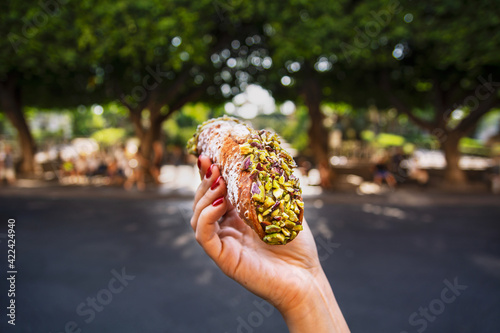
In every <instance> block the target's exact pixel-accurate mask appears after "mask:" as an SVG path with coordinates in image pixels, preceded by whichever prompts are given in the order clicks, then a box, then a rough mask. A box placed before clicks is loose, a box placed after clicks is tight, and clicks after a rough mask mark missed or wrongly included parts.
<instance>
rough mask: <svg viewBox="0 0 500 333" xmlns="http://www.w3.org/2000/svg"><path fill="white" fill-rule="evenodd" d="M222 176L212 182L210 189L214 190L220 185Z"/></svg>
mask: <svg viewBox="0 0 500 333" xmlns="http://www.w3.org/2000/svg"><path fill="white" fill-rule="evenodd" d="M220 178H221V177H220V176H219V177H217V179H216V180H215V182H214V183H213V184H212V186H210V189H211V190H212V191H213V190H215V189H216V188H217V187H218V186H219V183H220Z"/></svg>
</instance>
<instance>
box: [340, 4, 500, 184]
mask: <svg viewBox="0 0 500 333" xmlns="http://www.w3.org/2000/svg"><path fill="white" fill-rule="evenodd" d="M496 7H497V5H496V4H494V3H493V2H491V1H475V2H473V3H458V2H455V1H445V2H440V3H439V4H432V5H431V4H428V3H423V2H418V1H417V2H415V1H412V2H404V3H400V2H398V1H385V0H384V1H373V2H369V3H362V4H360V5H359V6H358V7H357V9H356V10H355V11H354V13H353V16H352V19H353V21H355V22H358V26H357V28H356V29H353V30H352V34H351V37H350V39H349V42H348V43H345V44H344V50H343V54H344V56H346V59H349V64H350V66H351V67H357V68H359V69H360V70H361V71H362V74H361V73H359V71H358V73H357V74H356V73H355V77H356V78H357V79H358V80H359V81H358V82H360V87H363V88H366V91H367V92H369V93H368V94H367V96H369V98H371V99H372V101H377V102H378V103H380V104H382V105H387V106H394V107H396V108H397V110H398V111H399V112H400V113H402V114H406V115H407V116H408V117H409V119H410V120H411V121H413V122H414V123H415V124H416V125H418V126H419V127H420V128H422V129H424V130H426V131H428V132H429V133H430V134H432V135H434V136H436V138H437V139H438V140H439V142H440V143H441V149H442V150H443V152H444V155H445V157H446V162H447V166H446V170H445V178H446V180H447V181H448V182H449V183H450V184H462V183H464V182H465V181H466V177H465V174H464V172H463V171H462V170H461V169H460V167H459V164H458V163H459V158H460V153H459V150H458V144H459V141H460V139H461V138H463V137H464V136H466V135H467V134H468V133H470V132H471V130H472V129H473V128H474V127H475V125H476V124H477V122H478V120H479V119H480V118H481V117H482V115H484V114H485V113H487V112H488V111H489V110H491V109H492V108H494V107H496V106H499V103H500V99H499V94H498V86H499V85H500V84H499V83H498V81H499V79H500V61H499V59H500V58H499V57H498V52H499V51H500V47H499V45H500V32H499V30H498V29H497V26H498V18H497V15H496V14H495V9H496ZM364 100H366V98H365V99H364Z"/></svg>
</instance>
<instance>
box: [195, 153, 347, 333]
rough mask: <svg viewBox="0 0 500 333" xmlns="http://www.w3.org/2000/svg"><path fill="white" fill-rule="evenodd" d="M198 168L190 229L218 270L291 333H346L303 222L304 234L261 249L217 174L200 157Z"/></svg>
mask: <svg viewBox="0 0 500 333" xmlns="http://www.w3.org/2000/svg"><path fill="white" fill-rule="evenodd" d="M198 167H199V168H200V176H201V177H202V182H201V184H200V186H199V187H198V190H197V192H196V195H195V200H194V204H193V211H194V214H193V217H192V219H191V226H192V227H193V230H194V231H195V233H196V240H197V241H198V243H200V245H201V246H202V247H203V249H204V250H205V251H206V252H207V254H208V255H209V256H210V258H212V259H213V260H214V261H215V263H216V264H217V266H219V268H220V269H221V270H222V271H223V272H224V273H225V274H226V275H227V276H229V277H230V278H232V279H234V280H236V281H237V282H238V283H240V284H241V285H243V286H244V287H245V288H247V289H248V290H250V291H251V292H253V293H254V294H256V295H258V296H260V297H262V298H264V299H266V300H267V301H269V302H270V303H271V304H273V305H274V306H275V307H276V308H278V310H279V311H280V312H281V313H282V315H283V317H284V318H285V321H287V323H288V324H289V328H290V331H297V332H304V331H305V330H304V329H306V328H310V327H309V326H308V325H309V324H312V325H314V322H316V324H315V329H316V330H315V331H316V332H323V331H324V332H348V329H347V325H346V324H345V321H343V317H342V314H341V313H340V309H338V306H337V303H336V301H335V298H334V296H333V292H332V291H331V287H330V285H329V283H328V280H327V279H326V276H325V275H324V272H323V269H322V268H321V265H320V262H319V259H318V254H317V250H316V244H315V242H314V239H313V237H312V234H311V230H310V229H309V226H308V225H307V222H306V221H305V220H304V221H303V226H304V229H303V231H301V232H300V234H299V235H298V236H297V238H295V239H294V240H293V241H292V242H290V243H288V244H287V245H268V244H266V243H264V242H263V241H262V240H261V239H260V238H259V237H258V235H257V234H256V233H255V232H254V231H253V230H252V229H251V228H250V227H249V226H248V225H246V224H245V222H244V221H242V220H241V218H240V217H239V216H238V212H237V211H236V209H235V208H234V207H233V206H232V205H231V204H230V203H229V202H228V200H227V198H226V184H225V183H224V180H223V179H222V178H221V177H220V171H219V168H218V167H217V166H216V165H215V164H212V163H211V161H210V159H209V158H208V157H206V156H200V157H199V159H198ZM311 307H312V308H313V309H315V310H311ZM304 308H306V309H307V311H304ZM315 311H316V313H315ZM333 316H335V317H336V318H332V317H333ZM325 318H326V319H325ZM317 320H321V321H322V323H319V324H318V323H317ZM310 321H312V322H310ZM342 323H343V324H342ZM322 325H324V328H325V330H322V329H321V327H322ZM343 325H344V326H343ZM341 329H347V330H341Z"/></svg>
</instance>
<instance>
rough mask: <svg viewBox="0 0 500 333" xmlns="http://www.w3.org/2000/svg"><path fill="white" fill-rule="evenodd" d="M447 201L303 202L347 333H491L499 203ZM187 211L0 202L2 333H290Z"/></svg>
mask: <svg viewBox="0 0 500 333" xmlns="http://www.w3.org/2000/svg"><path fill="white" fill-rule="evenodd" d="M444 199H446V198H444ZM444 199H443V198H441V201H437V200H436V201H435V202H434V201H433V200H424V201H422V200H420V201H418V200H417V201H412V200H409V201H408V200H407V201H408V202H410V203H411V202H413V204H411V205H410V204H401V202H405V201H404V200H400V201H396V202H399V204H397V205H396V204H393V203H384V202H383V201H382V202H381V201H380V200H375V201H373V200H370V199H369V198H367V199H366V200H357V201H356V202H355V203H354V204H349V203H348V201H347V202H346V200H335V199H331V200H329V199H328V198H323V200H319V199H316V200H309V201H308V202H306V204H307V208H308V209H307V214H306V216H307V218H308V221H309V223H310V224H311V226H312V229H313V231H314V233H315V235H316V239H317V242H318V246H319V253H320V256H321V258H322V264H323V266H324V268H325V271H326V273H327V275H328V277H329V279H330V281H331V284H332V286H333V288H334V291H335V293H336V295H337V298H338V301H339V303H340V305H341V308H342V310H343V312H344V314H345V316H346V319H347V321H348V323H349V325H350V327H351V330H352V332H375V333H377V332H380V333H389V332H394V333H401V332H408V333H410V332H423V331H425V332H439V333H446V332H450V333H452V332H453V333H461V332H471V333H480V332H492V333H497V332H500V205H498V204H494V203H495V200H491V198H490V199H489V200H485V201H484V202H482V201H481V200H475V201H473V200H461V199H460V198H459V197H451V199H449V200H444ZM457 200H458V201H457ZM453 202H456V203H455V204H453ZM189 211H190V202H189V201H187V200H182V199H174V198H169V199H161V198H148V199H147V200H143V199H137V198H133V197H130V198H128V197H121V198H103V197H99V196H96V197H94V198H92V196H88V195H87V196H85V197H77V196H68V197H50V198H43V196H40V195H36V196H30V195H22V196H10V197H9V196H2V195H0V218H1V221H2V229H1V230H0V232H1V233H5V227H6V221H7V219H8V218H15V219H16V228H17V229H16V235H17V239H16V242H17V243H16V246H17V252H16V254H17V266H18V275H17V281H16V304H17V313H16V326H15V328H14V327H11V326H10V325H7V324H6V320H7V317H6V316H5V308H6V306H7V303H6V302H7V300H6V291H7V289H8V288H7V287H8V286H7V283H6V279H5V271H6V268H5V262H6V242H5V241H6V239H5V238H0V241H1V243H0V249H1V252H0V253H1V255H0V258H1V264H0V268H1V271H0V274H1V276H2V278H1V280H0V295H1V305H0V309H2V310H0V314H1V316H0V320H1V322H0V331H1V332H36V333H39V332H41V333H48V332H52V333H56V332H57V333H59V332H80V331H79V330H81V332H96V333H103V332H119V333H128V332H141V333H142V332H196V333H199V332H214V333H215V332H220V333H225V332H227V333H229V332H241V333H250V332H286V327H285V324H284V322H283V319H282V318H281V316H280V315H279V314H278V313H277V312H276V311H273V310H272V309H270V308H269V305H267V304H266V303H263V302H262V301H261V300H260V299H258V298H257V297H255V296H253V295H252V294H250V293H248V292H246V291H245V290H244V289H243V288H241V287H240V286H239V285H238V284H236V283H235V282H233V281H232V280H230V279H229V278H227V277H225V276H224V275H223V274H222V273H220V272H219V271H218V269H217V268H216V267H215V266H214V264H213V263H212V262H211V261H210V260H209V259H208V258H207V257H206V255H205V254H204V253H203V251H202V250H201V249H200V248H199V246H198V244H197V243H196V241H195V240H194V238H193V234H192V232H191V230H190V227H189V225H188V223H187V221H188V219H189ZM0 237H5V235H4V234H3V235H0ZM428 308H430V309H428ZM426 309H427V310H426ZM304 311H307V309H304ZM426 311H427V312H426ZM311 332H314V331H313V330H311Z"/></svg>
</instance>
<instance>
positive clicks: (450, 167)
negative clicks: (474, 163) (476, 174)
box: [441, 132, 467, 185]
mask: <svg viewBox="0 0 500 333" xmlns="http://www.w3.org/2000/svg"><path fill="white" fill-rule="evenodd" d="M461 138H462V136H461V135H460V134H459V133H454V132H449V134H448V136H447V137H446V138H443V139H444V140H442V142H441V149H442V151H443V153H444V156H445V158H446V168H445V174H444V177H445V180H446V181H447V182H448V183H449V184H451V185H464V184H465V183H467V177H466V175H465V172H464V171H463V170H462V169H461V168H460V166H459V162H460V151H459V150H458V144H459V142H460V139H461Z"/></svg>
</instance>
